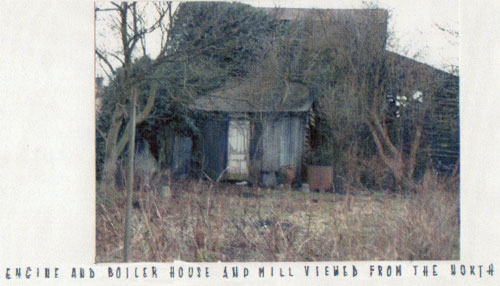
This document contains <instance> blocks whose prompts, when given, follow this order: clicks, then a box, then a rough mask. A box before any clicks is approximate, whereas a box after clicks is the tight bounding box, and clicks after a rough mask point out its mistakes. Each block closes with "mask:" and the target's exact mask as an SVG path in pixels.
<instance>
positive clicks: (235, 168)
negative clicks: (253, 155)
mask: <svg viewBox="0 0 500 286" xmlns="http://www.w3.org/2000/svg"><path fill="white" fill-rule="evenodd" d="M249 143H250V122H249V121H248V120H234V119H232V120H230V121H229V132H228V148H227V159H228V160H227V173H228V179H231V180H245V179H248V156H249Z"/></svg>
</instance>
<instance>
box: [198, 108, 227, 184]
mask: <svg viewBox="0 0 500 286" xmlns="http://www.w3.org/2000/svg"><path fill="white" fill-rule="evenodd" d="M227 138H228V120H227V118H224V117H213V118H210V119H207V122H206V124H205V127H204V129H203V162H202V163H203V166H202V168H203V169H204V171H205V172H206V173H207V175H209V176H210V177H211V178H213V179H214V180H215V179H217V178H218V177H219V176H220V174H221V173H222V172H223V171H224V170H225V168H226V165H227Z"/></svg>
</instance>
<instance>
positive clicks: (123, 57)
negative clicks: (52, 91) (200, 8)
mask: <svg viewBox="0 0 500 286" xmlns="http://www.w3.org/2000/svg"><path fill="white" fill-rule="evenodd" d="M151 5H153V6H154V10H155V12H156V15H155V16H154V17H153V19H154V20H153V21H152V23H149V22H151V20H150V21H146V19H150V17H151V16H150V15H146V14H147V11H148V10H147V8H148V6H149V8H151ZM149 10H151V9H149ZM95 11H96V20H97V19H98V17H101V16H100V14H101V13H103V14H104V15H103V16H102V17H107V18H108V19H109V23H110V25H111V27H110V28H111V30H112V31H116V32H117V34H118V36H119V38H120V42H121V47H120V49H119V50H118V51H114V52H110V51H105V50H103V49H102V48H100V47H99V43H97V47H96V51H95V53H96V57H97V59H98V62H99V63H100V64H101V65H104V70H106V71H107V74H108V75H109V77H110V79H111V80H113V79H116V77H117V76H118V73H120V76H121V79H122V80H121V81H120V85H119V86H118V89H117V94H116V95H115V99H114V101H115V102H114V106H113V107H112V109H111V111H110V112H111V117H110V118H111V119H110V123H109V128H108V129H107V130H100V129H98V132H99V133H100V135H101V136H103V138H105V145H106V147H105V148H106V151H105V159H104V168H103V176H102V178H103V180H102V186H103V187H104V188H110V187H114V180H115V174H116V170H117V161H118V157H119V155H120V154H121V153H122V152H123V151H124V149H125V146H126V145H127V143H128V142H129V138H130V136H129V135H130V130H131V126H130V125H131V123H130V121H129V120H128V117H129V116H128V112H127V111H126V108H125V106H126V105H127V104H130V102H131V100H130V99H131V95H132V93H131V90H132V88H133V87H134V86H135V85H137V84H138V83H139V81H140V77H137V76H136V75H133V74H132V64H133V60H134V58H135V57H136V56H137V55H138V54H142V55H146V53H147V52H146V36H147V35H148V34H150V33H152V32H155V31H160V32H161V35H162V36H161V38H162V41H161V51H160V55H159V56H158V57H157V59H156V61H157V62H160V61H161V59H162V58H163V57H164V55H165V49H166V37H167V34H168V30H169V28H170V27H171V25H172V3H171V2H159V3H154V4H150V3H137V2H132V3H128V2H121V3H115V2H111V4H110V6H109V7H107V6H106V7H100V6H98V7H96V10H95ZM110 13H111V15H110ZM116 61H118V62H119V65H118V67H116V66H115V65H113V64H112V62H116ZM141 96H144V97H146V98H147V99H146V100H145V102H146V104H145V105H144V106H143V108H142V109H141V110H140V111H139V112H138V113H137V117H136V124H140V123H141V122H143V121H144V120H146V118H147V117H148V116H149V114H150V113H151V111H152V108H153V106H154V102H155V99H156V97H157V88H156V85H154V84H153V86H152V88H151V89H150V90H149V92H148V93H147V94H142V95H141Z"/></svg>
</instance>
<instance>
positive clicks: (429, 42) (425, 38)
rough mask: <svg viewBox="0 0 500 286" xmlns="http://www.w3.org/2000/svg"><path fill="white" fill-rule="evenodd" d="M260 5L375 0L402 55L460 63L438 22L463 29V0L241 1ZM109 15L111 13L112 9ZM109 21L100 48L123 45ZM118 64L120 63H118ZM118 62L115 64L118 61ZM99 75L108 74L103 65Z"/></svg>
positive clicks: (359, 4) (154, 49)
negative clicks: (384, 11) (386, 12)
mask: <svg viewBox="0 0 500 286" xmlns="http://www.w3.org/2000/svg"><path fill="white" fill-rule="evenodd" d="M239 2H243V3H247V4H250V5H252V6H256V7H290V8H333V9H353V8H354V9H356V8H363V7H366V4H365V2H367V3H374V4H375V5H376V6H378V7H380V8H384V9H387V10H389V11H390V14H391V18H390V19H389V27H388V28H389V31H392V32H393V35H394V39H395V40H396V41H393V43H396V45H395V47H390V46H388V47H387V49H388V50H392V51H394V52H397V53H399V54H402V55H406V56H409V57H412V58H415V59H416V60H418V61H420V62H423V63H426V64H429V65H431V66H433V67H436V68H439V69H443V70H446V68H447V67H448V66H450V65H455V66H458V65H459V39H458V38H456V37H454V36H451V35H450V34H448V33H446V32H443V31H441V30H439V29H438V28H437V26H436V25H439V26H441V27H445V28H449V29H451V30H454V31H459V0H439V1H433V0H419V1H407V0H404V1H403V0H378V1H370V2H369V1H362V0H338V1H300V0H289V1H278V0H275V1H272V0H261V1H258V0H257V1H256V0H243V1H239ZM108 14H109V12H108ZM105 23H106V22H105V21H103V20H101V21H98V22H97V38H96V39H97V40H96V41H97V47H104V49H106V50H108V51H109V50H112V49H117V48H119V39H118V37H116V36H115V37H110V36H109V35H110V32H109V30H106V29H105V27H106V26H107V25H106V24H105ZM158 39H159V35H151V36H149V38H148V39H147V48H148V54H149V55H150V56H151V57H153V58H154V57H156V55H157V54H158V52H159V44H156V43H157V42H158ZM115 63H117V62H115ZM115 63H114V64H115ZM97 74H98V75H103V76H104V75H105V73H104V72H103V71H102V69H101V67H100V66H99V64H98V65H97Z"/></svg>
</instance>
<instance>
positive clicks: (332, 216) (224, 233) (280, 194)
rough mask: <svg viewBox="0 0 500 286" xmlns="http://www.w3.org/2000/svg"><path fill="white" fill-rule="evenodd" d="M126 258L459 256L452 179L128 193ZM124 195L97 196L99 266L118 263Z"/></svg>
mask: <svg viewBox="0 0 500 286" xmlns="http://www.w3.org/2000/svg"><path fill="white" fill-rule="evenodd" d="M134 201H135V203H134V211H133V221H132V223H133V226H132V237H131V241H132V243H131V254H130V257H131V260H132V261H158V262H167V261H173V260H184V261H207V262H210V261H335V260H336V261H338V260H428V259H432V260H444V259H446V260H449V259H459V225H460V221H459V217H460V216H459V194H458V178H447V179H439V178H437V177H436V176H432V175H426V176H425V177H424V179H423V180H422V181H421V182H419V183H418V185H417V186H416V191H415V192H411V193H410V194H404V195H403V194H396V193H394V192H390V191H377V192H369V191H367V190H365V191H356V193H354V194H348V195H342V194H332V193H303V192H300V191H298V190H285V189H266V188H252V187H247V186H237V185H234V184H214V183H210V182H208V181H195V180H191V181H183V182H176V183H174V184H173V185H172V195H171V197H170V198H169V199H162V198H160V196H159V195H158V194H157V193H156V192H155V191H151V190H150V191H136V192H135V193H134ZM124 222H125V190H117V191H116V192H113V193H103V192H102V191H100V190H98V192H97V231H96V233H97V257H96V260H97V262H117V261H121V260H122V252H123V237H124Z"/></svg>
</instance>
